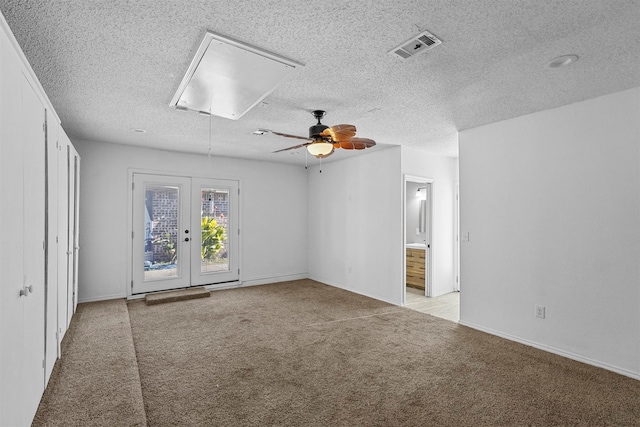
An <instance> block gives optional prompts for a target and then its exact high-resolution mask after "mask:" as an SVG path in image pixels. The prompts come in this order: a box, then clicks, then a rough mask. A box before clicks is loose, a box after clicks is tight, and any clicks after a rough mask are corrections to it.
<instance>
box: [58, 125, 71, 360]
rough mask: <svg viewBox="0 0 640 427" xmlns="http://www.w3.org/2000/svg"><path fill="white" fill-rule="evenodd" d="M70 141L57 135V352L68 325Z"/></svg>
mask: <svg viewBox="0 0 640 427" xmlns="http://www.w3.org/2000/svg"><path fill="white" fill-rule="evenodd" d="M69 144H70V141H69V140H68V139H67V137H66V135H65V134H64V132H60V133H59V135H58V147H57V148H58V156H57V160H58V168H57V169H58V194H57V196H58V234H57V237H58V322H57V323H58V325H57V327H58V353H60V343H61V342H62V338H63V337H64V335H65V333H66V332H67V327H68V326H69V319H70V317H69V316H68V313H67V311H68V308H69V307H68V303H67V297H68V294H69V256H70V254H69V215H70V212H69V161H68V151H67V146H68V145H69Z"/></svg>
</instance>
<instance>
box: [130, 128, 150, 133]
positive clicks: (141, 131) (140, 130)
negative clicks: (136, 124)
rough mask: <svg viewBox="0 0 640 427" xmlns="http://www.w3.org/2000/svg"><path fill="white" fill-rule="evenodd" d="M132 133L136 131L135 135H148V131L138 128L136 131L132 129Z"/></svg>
mask: <svg viewBox="0 0 640 427" xmlns="http://www.w3.org/2000/svg"><path fill="white" fill-rule="evenodd" d="M131 130H132V131H134V132H135V133H147V131H146V130H144V129H141V128H136V129H131Z"/></svg>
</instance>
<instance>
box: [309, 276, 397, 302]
mask: <svg viewBox="0 0 640 427" xmlns="http://www.w3.org/2000/svg"><path fill="white" fill-rule="evenodd" d="M309 279H311V280H315V281H316V282H320V283H324V284H325V285H329V286H333V287H334V288H339V289H343V290H345V291H349V292H353V293H354V294H358V295H362V296H365V297H369V298H373V299H377V300H378V301H383V302H386V303H389V304H393V305H397V306H402V304H401V303H399V302H397V301H391V300H389V299H387V298H384V297H381V296H379V295H374V294H372V293H369V292H365V291H360V290H355V289H351V288H349V287H347V286H344V285H342V284H340V283H334V282H332V281H331V280H325V279H323V278H321V277H312V276H310V277H309Z"/></svg>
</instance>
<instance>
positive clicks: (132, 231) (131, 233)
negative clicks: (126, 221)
mask: <svg viewBox="0 0 640 427" xmlns="http://www.w3.org/2000/svg"><path fill="white" fill-rule="evenodd" d="M131 238H132V239H133V231H132V232H131Z"/></svg>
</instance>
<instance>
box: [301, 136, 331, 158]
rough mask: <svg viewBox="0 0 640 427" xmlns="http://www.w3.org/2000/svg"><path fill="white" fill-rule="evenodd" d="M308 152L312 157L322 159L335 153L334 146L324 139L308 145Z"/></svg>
mask: <svg viewBox="0 0 640 427" xmlns="http://www.w3.org/2000/svg"><path fill="white" fill-rule="evenodd" d="M307 151H308V152H309V154H311V155H312V156H315V157H317V158H319V159H322V158H324V157H327V156H328V155H330V154H331V153H333V144H331V143H330V142H327V141H325V140H322V139H320V140H316V141H314V142H313V143H311V144H309V145H307Z"/></svg>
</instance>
